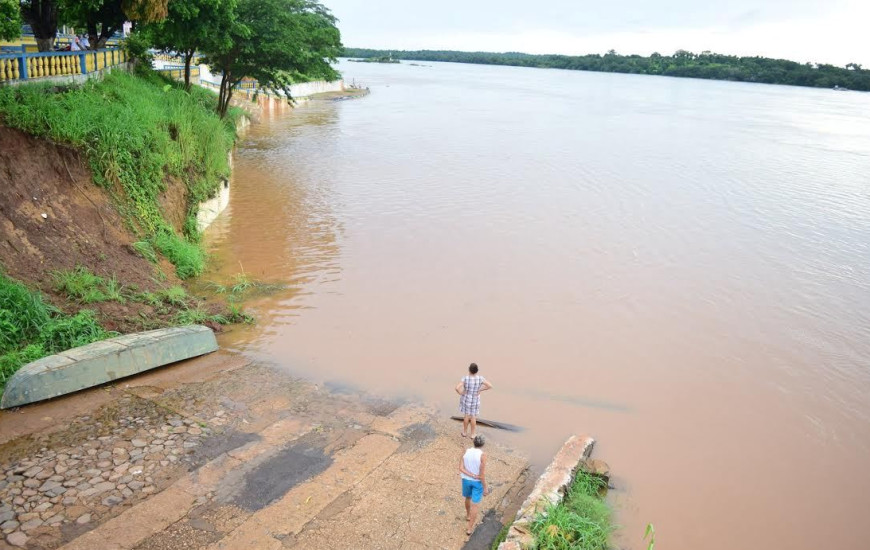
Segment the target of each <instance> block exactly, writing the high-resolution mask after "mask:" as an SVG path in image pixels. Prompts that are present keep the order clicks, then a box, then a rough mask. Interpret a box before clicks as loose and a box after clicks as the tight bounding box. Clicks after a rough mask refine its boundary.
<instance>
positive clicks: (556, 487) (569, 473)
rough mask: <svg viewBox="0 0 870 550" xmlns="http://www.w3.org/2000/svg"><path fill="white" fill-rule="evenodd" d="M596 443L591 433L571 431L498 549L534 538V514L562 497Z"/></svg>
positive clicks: (521, 544)
mask: <svg viewBox="0 0 870 550" xmlns="http://www.w3.org/2000/svg"><path fill="white" fill-rule="evenodd" d="M594 445H595V440H594V439H592V438H591V437H589V436H578V435H572V436H571V437H569V438H568V440H567V441H566V442H565V444H564V445H562V448H561V449H559V452H558V453H556V456H555V457H554V458H553V461H552V462H551V463H550V465H549V466H547V469H546V470H544V473H543V474H541V477H539V478H538V481H537V483H535V487H534V488H533V489H532V492H531V493H530V494H529V496H528V497H527V498H526V500H525V502H523V505H522V506H521V507H520V509H519V511H518V512H517V516H516V518H515V519H514V522H513V524H512V525H511V527H510V529H509V530H508V534H507V538H506V539H505V541H504V542H502V543H501V544H500V545H499V547H498V548H499V550H520V549H521V548H527V547H528V546H529V545H530V544H531V543H532V542H534V541H533V539H532V536H531V532H530V527H531V524H532V522H533V521H534V519H535V516H537V515H538V514H539V513H540V512H543V511H544V510H546V509H547V508H548V507H549V506H552V505H555V504H558V503H560V502H561V501H562V498H563V497H564V496H565V491H566V490H567V488H568V486H570V485H571V482H572V480H573V479H574V474H575V473H576V471H577V468H578V467H580V465H581V463H582V462H584V461H586V460H587V459H588V458H589V456H590V455H591V454H592V447H593V446H594Z"/></svg>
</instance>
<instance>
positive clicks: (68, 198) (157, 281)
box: [0, 126, 186, 332]
mask: <svg viewBox="0 0 870 550" xmlns="http://www.w3.org/2000/svg"><path fill="white" fill-rule="evenodd" d="M179 188H181V189H180V190H179ZM0 190H2V192H0V268H2V269H3V270H4V271H5V273H6V274H8V275H9V276H11V277H13V278H15V279H18V280H20V281H22V282H24V283H25V284H27V285H28V286H30V287H31V288H38V289H40V290H41V291H42V292H43V293H44V294H45V295H46V296H47V297H48V300H49V301H50V302H51V303H53V304H54V305H56V306H58V307H59V308H61V309H62V310H64V311H67V312H74V311H76V310H78V309H81V306H79V305H76V304H71V303H69V301H68V299H67V297H66V296H65V295H62V294H58V293H57V292H55V290H54V288H52V277H51V272H52V271H56V270H69V269H74V268H75V267H77V266H85V267H87V268H88V269H90V270H91V271H92V272H94V273H96V274H97V275H100V276H102V277H111V276H115V277H117V278H118V280H119V282H121V283H122V284H123V285H125V286H128V287H134V288H135V289H137V290H138V291H145V290H148V291H155V290H157V289H159V288H161V287H166V286H170V285H175V284H178V283H179V281H178V279H177V278H176V277H175V272H174V268H173V266H172V265H171V264H169V263H168V262H167V261H166V260H165V259H161V261H160V263H159V264H158V265H155V264H153V263H151V262H149V261H148V260H146V259H145V258H142V257H141V256H139V255H138V254H137V253H136V252H135V251H134V249H133V248H132V246H131V245H132V243H133V242H135V241H136V240H138V239H136V238H135V237H134V235H133V233H132V232H131V231H130V230H129V228H127V227H125V224H124V221H123V218H122V217H121V215H120V214H119V213H118V210H117V209H116V208H115V206H114V204H113V201H112V199H111V197H110V196H109V193H108V192H106V191H105V190H104V189H101V188H99V187H97V186H96V185H94V183H93V180H92V177H91V171H90V168H89V166H88V163H87V161H86V159H85V158H84V157H83V155H81V154H80V153H79V152H78V151H76V150H75V149H73V148H70V147H67V146H64V145H60V144H56V143H52V142H50V141H47V140H44V139H39V138H35V137H33V136H30V135H28V134H25V133H23V132H20V131H18V130H14V129H11V128H6V127H3V126H0ZM160 202H161V206H162V207H163V210H164V212H165V213H166V216H167V219H168V220H169V221H170V222H171V223H173V225H178V224H179V223H183V219H184V212H185V209H186V197H185V192H184V189H183V184H181V183H180V182H170V185H169V186H168V189H167V191H166V192H165V193H164V197H162V198H161V201H160ZM161 272H162V273H161ZM87 307H88V308H89V309H93V310H95V311H97V313H98V316H99V318H100V321H101V323H102V324H103V326H105V327H106V328H107V329H109V330H117V331H120V332H129V331H135V330H141V329H142V328H146V327H145V326H143V325H146V326H147V325H151V326H155V325H160V324H165V322H166V321H168V317H166V316H167V315H168V314H163V315H160V314H158V313H157V312H156V311H154V309H153V308H151V307H150V306H147V305H144V304H140V303H126V304H121V303H117V302H104V303H96V304H88V305H87ZM140 314H141V315H140ZM164 317H166V318H164Z"/></svg>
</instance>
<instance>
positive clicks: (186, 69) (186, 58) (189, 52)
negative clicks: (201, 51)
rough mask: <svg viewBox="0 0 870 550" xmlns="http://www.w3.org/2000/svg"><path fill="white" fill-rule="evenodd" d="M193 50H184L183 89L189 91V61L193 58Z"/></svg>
mask: <svg viewBox="0 0 870 550" xmlns="http://www.w3.org/2000/svg"><path fill="white" fill-rule="evenodd" d="M193 53H194V50H187V51H186V52H184V89H185V90H187V91H190V61H191V60H192V59H193Z"/></svg>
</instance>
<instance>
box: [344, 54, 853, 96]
mask: <svg viewBox="0 0 870 550" xmlns="http://www.w3.org/2000/svg"><path fill="white" fill-rule="evenodd" d="M390 54H391V55H392V56H393V58H394V59H407V60H416V61H449V62H453V63H475V64H479V65H511V66H516V67H541V68H549V69H569V70H576V71H598V72H606V73H632V74H650V75H661V76H679V77H687V78H705V79H709V80H731V81H736V82H762V83H766V84H787V85H792V86H809V87H814V88H834V87H841V88H848V89H850V90H861V91H865V92H866V91H870V70H866V69H862V68H861V65H858V64H857V63H849V64H848V65H846V66H845V67H837V66H835V65H825V64H813V63H797V62H795V61H788V60H786V59H770V58H767V57H738V56H734V55H722V54H717V53H711V52H706V51H705V52H701V53H700V54H695V53H692V52H688V51H685V50H678V51H677V52H676V53H674V54H673V55H661V54H659V53H654V54H652V55H650V56H648V57H644V56H641V55H620V54H618V53H616V52H615V51H613V50H610V51H609V52H607V53H606V54H604V55H600V54H589V55H532V54H526V53H516V52H508V53H490V52H457V51H449V50H417V51H395V50H372V49H366V48H345V49H344V54H343V55H344V56H346V57H358V58H367V57H381V56H384V55H390Z"/></svg>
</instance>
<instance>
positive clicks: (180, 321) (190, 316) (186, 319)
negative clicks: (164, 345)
mask: <svg viewBox="0 0 870 550" xmlns="http://www.w3.org/2000/svg"><path fill="white" fill-rule="evenodd" d="M212 317H213V316H212V315H210V314H209V313H208V312H207V311H205V310H204V309H202V308H201V307H199V306H197V307H195V308H190V309H185V310H184V311H179V312H178V314H177V315H176V316H175V324H177V325H201V324H203V323H205V322H207V321H213V318H212Z"/></svg>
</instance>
